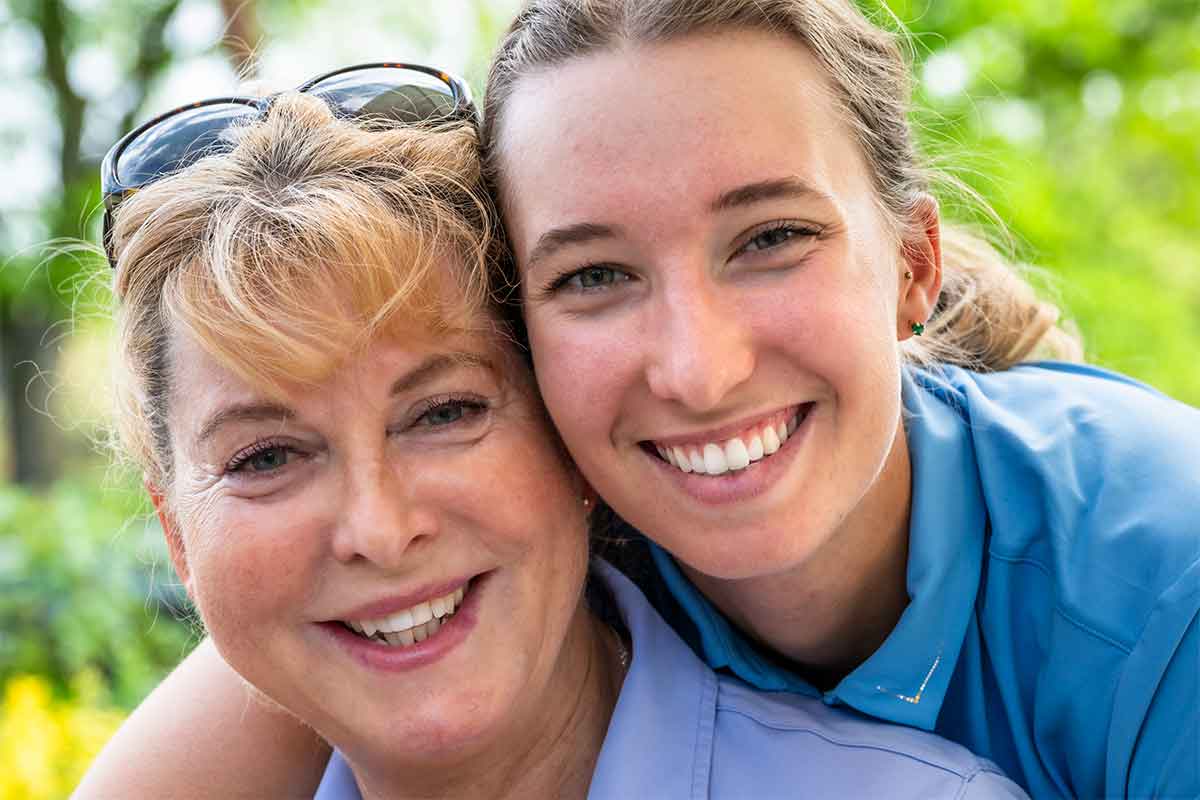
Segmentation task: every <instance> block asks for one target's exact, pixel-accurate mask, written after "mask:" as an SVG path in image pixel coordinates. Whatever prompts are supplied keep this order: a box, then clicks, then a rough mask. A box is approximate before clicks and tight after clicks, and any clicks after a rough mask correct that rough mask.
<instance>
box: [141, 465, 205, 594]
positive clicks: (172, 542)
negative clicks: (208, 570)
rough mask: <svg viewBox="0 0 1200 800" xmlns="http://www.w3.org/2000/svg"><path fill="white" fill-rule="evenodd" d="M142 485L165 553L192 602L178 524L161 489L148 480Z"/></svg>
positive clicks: (185, 553)
mask: <svg viewBox="0 0 1200 800" xmlns="http://www.w3.org/2000/svg"><path fill="white" fill-rule="evenodd" d="M142 485H143V486H145V487H146V493H147V494H149V495H150V502H151V503H153V504H154V513H155V514H157V515H158V522H159V524H160V525H161V526H162V530H163V537H164V538H165V539H166V540H167V551H168V552H169V553H170V555H171V563H172V565H174V567H175V574H176V575H178V576H179V580H180V581H181V582H182V583H183V588H184V589H186V590H187V593H188V597H191V598H192V600H193V601H194V600H195V599H196V598H195V597H193V596H192V574H191V571H190V570H189V569H188V561H187V551H186V550H185V549H184V546H183V536H182V535H181V534H180V532H179V523H178V522H177V520H176V519H175V514H174V513H173V512H172V511H171V509H170V507H169V506H168V504H167V501H166V496H165V495H164V494H163V491H162V490H161V489H159V488H158V487H157V486H155V485H154V484H153V483H151V482H150V481H149V480H146V481H144V482H143V484H142Z"/></svg>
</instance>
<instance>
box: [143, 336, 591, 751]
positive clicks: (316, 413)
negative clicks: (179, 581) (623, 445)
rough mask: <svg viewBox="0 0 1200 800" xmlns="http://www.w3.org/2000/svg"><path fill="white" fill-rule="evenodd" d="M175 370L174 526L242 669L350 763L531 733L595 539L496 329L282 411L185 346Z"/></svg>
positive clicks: (189, 580) (360, 375) (310, 393)
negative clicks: (589, 540) (363, 750)
mask: <svg viewBox="0 0 1200 800" xmlns="http://www.w3.org/2000/svg"><path fill="white" fill-rule="evenodd" d="M172 364H173V367H174V373H175V375H177V376H178V377H177V379H176V381H175V385H174V386H173V388H172V394H171V400H172V411H171V414H170V431H171V439H172V442H173V445H174V469H175V478H174V486H173V492H172V495H173V497H172V499H173V506H172V510H171V511H170V512H169V513H168V514H166V515H165V519H164V521H165V522H166V524H167V526H168V528H169V529H170V531H171V534H170V535H169V538H171V539H172V542H173V550H174V552H173V555H174V557H175V561H176V566H177V569H178V570H179V572H180V575H181V576H182V577H183V579H184V581H185V583H186V586H187V588H188V591H189V592H190V594H191V596H192V598H193V599H194V601H195V602H196V604H197V606H198V608H199V610H200V612H201V615H202V616H203V618H204V622H205V623H206V625H207V627H208V630H209V632H210V633H211V635H212V636H213V638H214V640H215V642H216V643H217V646H218V648H219V649H220V651H221V652H222V654H223V655H224V657H225V658H226V660H227V661H228V662H229V663H230V664H231V665H232V666H233V667H234V668H235V669H236V670H237V671H238V672H240V673H241V674H242V675H243V676H244V677H245V678H246V679H247V680H248V681H250V682H251V683H253V684H254V685H256V686H257V687H258V688H259V689H261V690H262V691H263V692H264V693H265V694H267V695H268V696H269V697H271V698H272V699H274V700H275V701H276V702H278V703H279V704H281V705H282V706H284V707H286V708H287V709H289V710H290V711H292V712H293V713H295V714H296V715H297V716H299V717H300V718H301V719H303V720H305V721H306V722H308V723H309V724H311V725H312V726H313V727H314V728H316V729H317V730H318V731H319V732H320V733H322V734H323V735H325V736H326V737H327V738H329V739H330V740H332V741H333V742H335V743H337V744H338V745H339V746H341V747H342V749H343V750H347V751H348V752H350V753H353V752H354V750H355V745H356V744H361V745H362V746H363V747H367V748H369V747H372V746H374V747H376V748H378V747H379V746H380V745H381V744H383V746H385V747H387V748H391V749H392V750H393V751H395V752H396V753H398V754H399V756H401V757H403V756H404V755H405V754H407V755H411V756H412V757H413V759H414V760H424V759H430V758H435V757H436V756H438V755H444V754H445V753H447V752H450V751H454V750H455V749H456V748H458V749H462V748H466V750H467V751H468V752H469V751H470V749H471V748H472V747H474V746H477V745H480V744H481V743H487V742H488V741H489V740H490V739H494V738H495V736H497V735H502V734H504V733H505V732H511V728H512V726H517V725H521V724H525V725H529V724H530V723H531V722H536V716H535V715H536V714H537V713H539V709H538V708H537V704H536V703H531V702H530V700H531V699H535V700H536V699H537V698H538V697H539V696H541V695H539V692H543V690H544V689H545V687H546V686H547V685H549V684H550V683H551V682H552V681H553V680H554V675H555V665H556V663H557V661H558V660H559V656H560V649H561V648H562V647H563V641H564V638H565V637H566V633H567V630H568V628H569V627H570V625H571V623H572V621H573V619H575V618H576V617H575V615H577V614H581V613H582V612H581V611H580V603H579V602H578V601H579V596H580V590H581V586H582V583H583V580H584V575H585V571H586V544H585V536H584V535H583V533H582V530H583V519H584V508H583V504H582V503H581V501H580V487H579V485H578V484H577V481H576V478H575V475H574V473H573V472H572V471H571V470H570V469H569V468H568V467H567V465H566V464H565V463H564V459H563V457H562V456H561V454H560V453H559V452H558V450H557V448H556V446H555V443H554V442H555V440H554V439H552V437H551V434H550V432H549V430H548V429H547V426H546V424H545V422H544V421H543V417H542V415H541V413H540V411H539V408H538V406H537V404H536V402H535V401H534V400H533V399H532V393H531V389H530V384H531V381H530V379H529V378H528V377H527V376H526V375H524V374H521V373H522V372H523V370H522V369H521V368H520V367H515V368H514V366H512V364H511V363H510V362H509V363H508V365H507V366H506V361H505V354H504V353H501V352H498V351H497V350H496V349H495V348H494V347H490V346H487V343H486V342H485V341H483V340H482V339H480V338H473V337H462V338H458V339H452V340H450V341H447V340H445V339H443V340H442V341H440V342H438V343H433V342H430V341H428V340H422V339H419V338H405V339H404V340H403V341H396V340H387V341H380V342H377V343H375V344H374V345H372V346H371V347H370V349H369V350H367V351H366V352H365V353H363V354H362V355H361V356H358V357H355V358H354V359H353V360H352V361H350V362H349V363H348V364H346V365H345V366H344V367H342V368H341V369H340V370H339V371H338V372H337V373H335V374H334V375H333V376H332V377H331V378H330V379H328V380H327V381H325V382H324V383H322V384H320V385H317V386H306V387H300V386H297V387H291V388H289V389H287V391H286V396H285V397H284V398H283V400H282V402H278V401H274V400H269V399H267V398H265V397H264V396H263V395H261V394H260V393H258V392H256V391H254V390H252V389H251V388H250V387H249V386H247V385H246V384H245V383H244V382H242V381H241V380H240V379H239V378H237V377H236V376H235V375H234V374H233V373H231V372H230V371H228V370H226V369H224V368H223V367H222V366H220V365H219V364H218V363H216V362H215V361H214V360H213V359H212V358H210V357H209V356H208V355H207V354H206V353H205V352H204V351H203V350H202V349H201V348H200V347H199V346H198V345H197V344H196V343H195V342H194V341H192V340H190V339H188V338H187V337H186V336H183V335H178V336H176V337H175V339H174V341H173V343H172ZM514 374H515V375H516V377H515V378H514V377H513V376H514ZM431 617H432V619H433V620H435V621H429V620H430V618H431ZM439 619H440V622H439V621H436V620H439ZM376 629H378V630H376ZM379 631H383V632H386V633H385V634H381V633H379ZM371 633H375V635H374V637H372V638H368V636H366V635H364V634H371ZM575 638H579V637H575ZM198 700H202V699H201V698H198Z"/></svg>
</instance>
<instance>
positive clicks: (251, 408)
mask: <svg viewBox="0 0 1200 800" xmlns="http://www.w3.org/2000/svg"><path fill="white" fill-rule="evenodd" d="M295 416H296V412H295V411H293V410H292V409H290V408H288V407H287V406H284V405H280V404H279V403H238V404H236V405H232V406H226V407H225V408H222V409H221V410H220V411H218V412H217V413H215V414H213V415H212V416H211V417H209V418H208V419H207V420H206V421H205V423H204V425H203V426H202V427H201V428H200V433H198V434H196V441H197V442H198V443H199V442H204V441H206V440H207V439H210V438H212V436H213V435H214V434H215V433H216V432H217V431H218V430H220V429H221V428H222V427H223V426H225V425H228V424H230V423H234V422H262V421H263V420H278V421H279V422H286V421H287V420H289V419H292V418H293V417H295Z"/></svg>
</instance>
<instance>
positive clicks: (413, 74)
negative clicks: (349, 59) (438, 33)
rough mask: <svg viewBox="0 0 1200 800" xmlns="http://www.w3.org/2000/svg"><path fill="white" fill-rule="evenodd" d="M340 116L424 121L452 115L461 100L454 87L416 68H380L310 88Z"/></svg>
mask: <svg viewBox="0 0 1200 800" xmlns="http://www.w3.org/2000/svg"><path fill="white" fill-rule="evenodd" d="M308 91H309V92H310V93H312V94H315V95H317V96H318V97H320V98H322V99H323V100H324V101H325V102H326V103H328V104H329V105H330V106H331V107H332V108H333V109H334V110H335V111H336V112H337V113H338V114H340V115H343V116H347V117H356V118H361V117H382V118H384V119H392V120H397V121H400V122H410V123H411V122H424V121H426V120H432V119H441V118H443V117H448V116H450V115H451V114H452V113H453V112H454V109H455V107H456V106H457V105H458V101H457V100H456V99H455V97H454V90H453V89H452V88H451V86H450V84H448V83H446V82H445V81H443V80H441V79H440V78H438V77H437V76H435V75H427V74H425V73H424V72H420V71H418V70H415V69H403V68H399V67H377V68H374V69H358V70H353V71H351V72H345V73H342V74H340V75H331V76H329V77H328V78H326V79H325V80H322V81H320V82H318V83H316V84H314V85H313V86H310V87H309V88H308Z"/></svg>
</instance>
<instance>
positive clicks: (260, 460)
mask: <svg viewBox="0 0 1200 800" xmlns="http://www.w3.org/2000/svg"><path fill="white" fill-rule="evenodd" d="M292 454H293V451H292V449H291V448H290V447H285V446H284V445H281V444H274V443H271V442H257V443H255V444H253V445H251V446H250V447H248V448H247V449H245V450H243V451H242V452H240V453H238V454H237V455H235V456H234V457H233V459H232V460H231V461H230V462H229V466H227V467H226V471H227V472H256V473H259V474H262V473H268V472H274V471H276V470H278V469H280V468H282V467H284V466H286V465H287V464H288V462H290V461H291V457H292Z"/></svg>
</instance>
